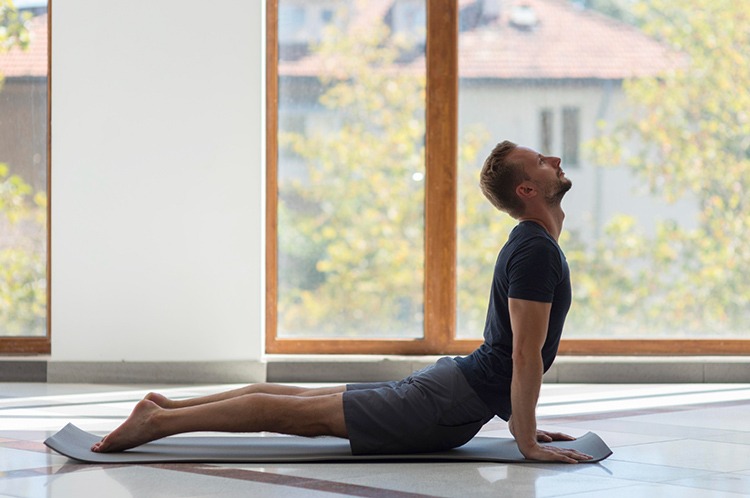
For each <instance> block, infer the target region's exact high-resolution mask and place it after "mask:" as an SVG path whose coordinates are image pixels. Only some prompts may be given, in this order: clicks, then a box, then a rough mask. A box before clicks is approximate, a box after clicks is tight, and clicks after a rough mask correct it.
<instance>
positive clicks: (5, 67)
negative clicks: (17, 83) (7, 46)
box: [0, 14, 47, 78]
mask: <svg viewBox="0 0 750 498" xmlns="http://www.w3.org/2000/svg"><path fill="white" fill-rule="evenodd" d="M28 29H29V36H30V38H31V41H30V42H29V46H28V48H27V49H26V50H21V49H19V48H18V47H13V48H12V49H11V50H10V51H9V52H7V53H5V54H0V74H2V75H4V76H5V77H6V78H20V77H28V76H35V77H45V76H47V14H43V15H40V16H36V17H33V18H31V19H30V20H29V24H28Z"/></svg>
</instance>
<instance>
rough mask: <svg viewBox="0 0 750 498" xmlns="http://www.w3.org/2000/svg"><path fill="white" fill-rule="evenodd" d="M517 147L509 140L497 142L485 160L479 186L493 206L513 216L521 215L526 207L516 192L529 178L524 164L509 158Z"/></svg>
mask: <svg viewBox="0 0 750 498" xmlns="http://www.w3.org/2000/svg"><path fill="white" fill-rule="evenodd" d="M516 147H518V145H516V144H515V143H513V142H511V141H509V140H505V141H503V142H500V143H499V144H497V145H496V146H495V148H494V149H492V152H491V153H490V155H489V156H488V157H487V159H486V160H485V161H484V166H482V172H481V174H480V175H479V187H480V188H481V189H482V193H483V194H484V196H485V197H486V198H487V199H488V200H489V201H490V202H491V203H492V205H493V206H495V207H496V208H497V209H499V210H500V211H503V212H505V213H508V214H509V215H510V216H512V217H513V218H518V217H520V216H521V215H522V214H523V212H524V209H525V207H524V204H523V202H522V201H521V199H520V198H519V197H518V195H517V194H516V187H518V186H519V185H520V184H521V182H523V181H524V180H528V179H529V177H528V176H527V175H526V172H525V171H524V169H523V165H522V164H520V163H514V162H511V161H508V160H507V159H508V155H509V154H510V153H511V152H513V151H514V150H516Z"/></svg>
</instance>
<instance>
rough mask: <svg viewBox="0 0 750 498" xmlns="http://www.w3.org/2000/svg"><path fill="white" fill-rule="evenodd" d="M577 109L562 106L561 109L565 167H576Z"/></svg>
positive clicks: (577, 143)
mask: <svg viewBox="0 0 750 498" xmlns="http://www.w3.org/2000/svg"><path fill="white" fill-rule="evenodd" d="M579 114H580V112H579V109H578V108H577V107H563V110H562V158H561V159H562V161H563V164H564V165H565V166H566V167H571V166H572V167H578V165H579V157H578V147H579V140H580V138H579V127H580V125H579V123H578V121H579Z"/></svg>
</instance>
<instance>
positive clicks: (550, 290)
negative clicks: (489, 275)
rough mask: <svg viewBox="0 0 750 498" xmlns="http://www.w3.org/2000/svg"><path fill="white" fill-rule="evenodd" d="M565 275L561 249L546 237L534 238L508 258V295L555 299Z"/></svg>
mask: <svg viewBox="0 0 750 498" xmlns="http://www.w3.org/2000/svg"><path fill="white" fill-rule="evenodd" d="M561 278H562V263H561V261H560V253H559V251H558V250H557V248H556V247H554V246H553V245H552V243H551V242H550V241H548V240H546V239H543V238H533V239H531V240H529V241H528V242H527V243H525V244H523V245H522V246H521V247H519V248H518V249H517V251H516V252H515V254H514V255H513V257H512V258H511V259H510V260H509V261H508V284H509V286H508V297H511V298H514V299H525V300H527V301H539V302H543V303H551V302H552V299H553V297H554V295H555V288H556V287H557V285H558V284H559V283H560V279H561Z"/></svg>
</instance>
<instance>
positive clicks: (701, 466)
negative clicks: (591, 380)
mask: <svg viewBox="0 0 750 498" xmlns="http://www.w3.org/2000/svg"><path fill="white" fill-rule="evenodd" d="M228 387H230V386H211V387H198V388H196V387H193V388H176V387H174V386H170V387H167V388H164V389H159V386H105V385H80V384H79V385H60V384H0V496H2V497H7V496H12V497H41V496H44V497H88V496H92V497H107V498H116V497H134V498H142V497H208V496H221V497H225V498H229V497H234V496H237V497H247V496H261V497H276V496H278V497H298V496H304V497H308V496H309V497H333V496H361V497H416V496H446V497H448V496H451V497H452V496H455V497H461V498H467V497H483V496H492V497H502V496H512V497H522V498H523V497H547V496H550V497H551V496H576V497H602V496H604V497H607V498H609V497H614V498H617V497H627V498H641V497H651V496H654V497H660V498H662V497H680V498H691V497H704V496H705V497H738V496H750V385H740V384H724V385H707V384H693V385H687V384H680V385H641V386H637V385H559V384H556V385H545V386H544V388H543V391H542V399H541V402H540V406H539V410H538V415H539V421H540V427H542V428H549V429H555V430H561V431H565V432H568V433H570V434H573V435H581V434H583V433H585V432H587V431H589V430H591V431H594V432H597V433H598V434H599V435H600V436H601V437H602V438H603V439H604V440H605V441H606V442H607V443H608V444H609V445H610V447H611V448H612V449H613V450H614V455H612V456H611V457H610V458H609V459H607V460H605V461H604V462H601V463H600V464H581V465H570V466H568V465H559V464H547V465H543V464H515V465H503V464H486V463H352V464H288V465H270V466H265V467H264V466H258V465H235V464H232V465H195V464H179V465H177V464H163V465H117V466H114V465H113V466H105V467H102V466H95V465H82V464H78V463H76V462H74V461H71V460H68V459H67V458H65V457H62V456H60V455H57V454H55V453H51V452H50V451H48V450H47V449H46V447H45V446H44V445H43V444H42V441H43V440H44V439H45V438H46V437H47V436H48V435H50V434H52V433H53V432H55V431H57V430H58V429H60V428H61V427H63V426H64V425H65V424H66V423H67V422H73V423H75V424H76V425H78V426H79V427H81V428H83V429H86V430H89V431H92V432H97V433H101V434H104V433H106V432H108V431H109V430H111V429H112V428H114V427H115V426H116V425H118V423H119V422H121V421H122V420H123V419H124V417H125V416H127V414H128V413H129V412H130V409H131V408H132V406H133V405H134V403H135V401H137V400H138V399H140V398H141V397H142V396H143V395H144V394H145V393H146V392H148V391H150V390H160V391H161V392H164V393H166V394H168V395H170V396H172V397H185V396H195V395H200V394H206V393H208V392H213V391H215V390H223V389H226V388H228ZM482 435H485V436H501V437H508V436H509V434H508V432H507V430H506V427H505V424H504V423H503V422H502V421H500V420H497V419H496V420H494V421H491V422H490V423H489V424H487V426H485V428H484V429H483V430H482Z"/></svg>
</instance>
